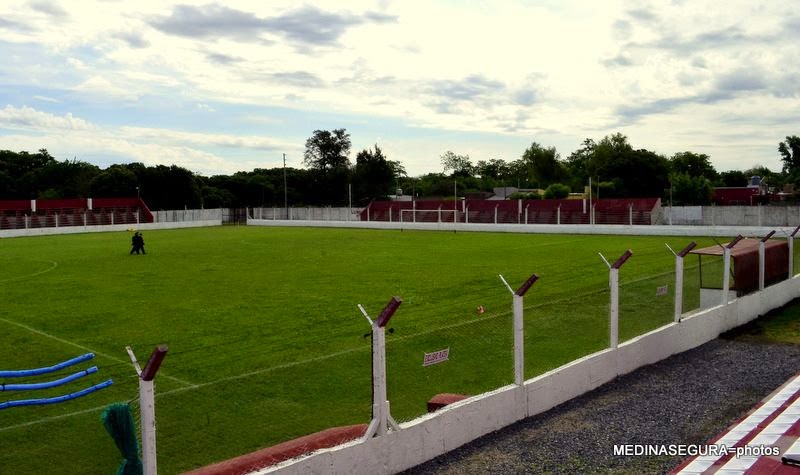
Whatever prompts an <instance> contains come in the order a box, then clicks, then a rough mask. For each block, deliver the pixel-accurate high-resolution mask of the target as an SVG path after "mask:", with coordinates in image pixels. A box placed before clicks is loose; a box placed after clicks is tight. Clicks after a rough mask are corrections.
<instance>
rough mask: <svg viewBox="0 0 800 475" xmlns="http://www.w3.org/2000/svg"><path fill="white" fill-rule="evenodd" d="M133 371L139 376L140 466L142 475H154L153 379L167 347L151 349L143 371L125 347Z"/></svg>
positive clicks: (156, 471)
mask: <svg viewBox="0 0 800 475" xmlns="http://www.w3.org/2000/svg"><path fill="white" fill-rule="evenodd" d="M126 349H127V350H128V355H129V356H130V358H131V362H132V363H133V367H134V369H136V373H137V374H138V375H139V410H140V412H141V430H142V466H143V474H144V475H156V473H158V465H157V463H156V412H155V381H154V379H155V377H156V373H158V369H159V368H160V367H161V363H162V361H164V357H165V356H167V350H168V348H167V345H159V346H157V347H155V349H153V352H152V353H151V354H150V359H148V361H147V364H146V365H145V367H144V369H141V368H140V367H139V362H138V361H136V356H135V355H134V354H133V350H132V349H131V347H130V346H128V347H126Z"/></svg>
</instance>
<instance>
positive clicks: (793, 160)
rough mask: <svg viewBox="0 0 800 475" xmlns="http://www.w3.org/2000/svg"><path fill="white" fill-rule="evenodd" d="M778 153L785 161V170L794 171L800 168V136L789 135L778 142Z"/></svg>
mask: <svg viewBox="0 0 800 475" xmlns="http://www.w3.org/2000/svg"><path fill="white" fill-rule="evenodd" d="M778 153H780V154H781V161H783V171H784V172H792V171H794V170H797V169H798V168H800V137H798V136H797V135H789V136H787V137H786V140H785V141H783V142H780V143H779V144H778Z"/></svg>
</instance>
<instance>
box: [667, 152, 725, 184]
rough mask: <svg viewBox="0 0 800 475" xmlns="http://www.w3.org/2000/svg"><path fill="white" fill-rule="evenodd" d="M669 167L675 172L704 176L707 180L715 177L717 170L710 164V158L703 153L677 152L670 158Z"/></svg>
mask: <svg viewBox="0 0 800 475" xmlns="http://www.w3.org/2000/svg"><path fill="white" fill-rule="evenodd" d="M670 167H671V168H672V172H673V173H675V174H687V175H689V176H690V177H698V176H701V177H705V178H707V179H709V180H715V179H716V178H717V176H718V175H717V171H716V170H715V169H714V166H713V165H712V164H711V158H710V157H709V156H708V155H706V154H704V153H694V152H679V153H676V154H675V155H673V156H672V158H671V159H670Z"/></svg>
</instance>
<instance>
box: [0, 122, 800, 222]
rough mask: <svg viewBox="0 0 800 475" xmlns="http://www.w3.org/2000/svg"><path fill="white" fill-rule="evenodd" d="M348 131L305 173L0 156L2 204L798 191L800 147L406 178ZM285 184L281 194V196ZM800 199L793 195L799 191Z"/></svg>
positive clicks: (316, 148) (622, 142)
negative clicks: (357, 146)
mask: <svg viewBox="0 0 800 475" xmlns="http://www.w3.org/2000/svg"><path fill="white" fill-rule="evenodd" d="M350 149H351V141H350V135H349V134H348V133H347V131H346V130H345V129H334V130H332V131H328V130H315V131H314V133H313V134H312V136H311V137H309V138H308V140H307V141H306V144H305V153H304V155H303V165H305V167H306V168H294V167H288V168H284V167H276V168H256V169H254V170H252V171H248V172H244V171H243V172H236V173H234V174H232V175H213V176H210V177H206V176H203V175H200V174H197V173H193V172H191V171H189V170H187V169H185V168H183V167H179V166H177V165H172V166H165V165H156V166H145V165H144V164H142V163H138V162H137V163H128V164H115V165H111V166H109V167H107V168H105V169H102V168H100V167H98V166H96V165H92V164H90V163H87V162H84V161H81V160H77V159H72V160H64V161H59V160H57V159H55V158H54V157H53V156H51V155H50V153H49V152H48V151H47V150H46V149H41V150H39V151H38V152H36V153H29V152H25V151H22V152H13V151H9V150H0V199H3V200H8V199H26V200H27V199H58V198H88V197H104V198H105V197H131V196H141V197H142V199H144V200H145V202H146V203H147V204H148V206H149V207H150V208H151V209H154V210H158V209H181V208H201V207H203V208H220V207H226V208H227V207H245V206H251V207H254V206H266V207H271V206H276V207H282V206H283V205H284V203H285V202H286V203H288V204H289V205H290V206H347V205H349V204H352V205H353V206H364V205H366V204H367V203H369V202H370V201H371V200H376V199H386V198H387V197H389V196H390V195H394V194H396V193H398V192H399V191H400V190H402V192H403V193H405V194H411V195H413V196H415V197H416V198H420V199H422V198H450V197H453V196H454V195H458V196H464V195H465V194H470V193H476V194H479V193H482V192H483V193H485V192H490V191H491V190H493V189H494V188H496V187H504V186H505V187H516V188H520V189H539V190H544V192H543V193H529V194H524V195H523V194H518V195H517V196H512V197H513V198H532V199H535V198H542V197H555V198H559V197H563V196H566V195H567V194H568V193H570V192H583V191H584V189H585V187H586V186H587V185H588V183H589V182H590V180H591V181H592V186H593V190H592V191H593V193H594V194H595V196H598V195H599V196H600V197H609V198H610V197H661V198H662V199H663V200H664V201H665V202H667V201H671V202H672V203H673V204H676V205H704V204H709V203H710V202H711V197H712V193H713V188H714V187H717V186H745V185H746V184H747V182H748V179H749V177H750V176H752V175H758V176H761V177H762V178H763V179H764V180H765V181H766V182H767V183H768V185H769V186H770V187H776V188H778V189H782V188H783V187H784V186H785V185H800V137H798V136H796V135H792V136H787V137H786V140H784V141H781V142H779V143H778V147H777V152H778V154H779V155H780V157H781V161H782V164H783V168H782V170H781V171H780V172H773V171H771V170H769V169H767V168H766V167H760V166H759V167H755V168H751V169H748V170H742V171H739V170H734V171H725V172H721V173H720V172H717V171H716V170H715V169H714V167H713V165H712V164H711V160H710V157H709V156H708V155H706V154H701V153H695V152H689V151H686V152H680V153H676V154H674V155H673V156H671V157H666V156H663V155H660V154H658V153H655V152H653V151H650V150H646V149H636V148H634V147H633V146H632V145H631V144H630V143H629V142H628V138H627V137H626V136H625V135H623V134H620V133H616V134H611V135H608V136H606V137H604V138H602V139H600V140H597V141H595V140H594V139H590V138H587V139H586V140H584V141H583V143H582V144H581V146H580V148H578V149H577V150H575V151H573V152H572V153H570V154H569V155H568V156H567V157H566V158H562V157H561V155H560V154H559V153H558V152H557V151H556V149H555V147H545V146H543V145H540V144H539V143H536V142H533V143H532V144H531V145H530V146H529V147H528V148H527V149H526V150H525V151H524V152H523V153H522V154H521V156H520V158H518V159H515V160H512V161H507V160H503V159H499V158H495V159H487V160H478V161H476V162H474V163H473V161H472V159H471V158H470V157H469V155H459V154H456V153H454V152H452V151H446V152H444V153H443V154H442V155H441V156H440V157H439V160H440V163H441V165H442V172H438V173H428V174H424V175H421V176H416V177H411V176H409V175H408V174H407V173H406V170H405V168H404V166H403V165H402V164H401V163H400V162H398V161H393V160H389V158H388V157H386V155H385V154H384V152H383V150H382V149H381V148H380V147H379V146H378V145H377V144H376V145H375V146H374V147H372V148H368V149H364V150H361V151H360V152H358V153H357V154H356V157H355V162H352V161H351V160H350ZM284 184H285V186H284ZM797 189H798V190H800V186H798V187H797Z"/></svg>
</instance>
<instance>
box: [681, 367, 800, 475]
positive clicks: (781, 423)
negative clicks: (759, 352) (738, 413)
mask: <svg viewBox="0 0 800 475" xmlns="http://www.w3.org/2000/svg"><path fill="white" fill-rule="evenodd" d="M798 436H800V374H798V375H796V376H795V377H794V378H792V379H790V380H789V381H787V382H786V384H784V385H783V386H781V387H780V388H778V389H777V390H776V391H775V392H773V393H772V394H770V395H769V396H768V397H767V398H765V399H764V400H763V401H762V402H761V403H759V404H758V405H756V407H754V408H753V409H752V410H751V411H750V412H749V413H748V414H747V415H746V416H745V417H743V418H742V419H741V420H740V421H738V422H737V423H735V424H733V425H732V426H731V427H729V428H728V430H726V431H725V432H723V433H722V434H720V435H719V436H717V437H715V438H714V439H713V440H712V441H711V442H710V444H711V445H710V446H709V447H708V448H710V449H713V450H712V451H713V452H716V453H713V454H712V453H707V454H704V455H697V456H694V457H692V458H690V459H688V460H686V461H685V462H684V463H682V464H681V466H679V467H678V469H677V470H676V471H675V473H676V474H680V475H699V474H704V475H710V474H746V475H767V474H794V475H798V474H800V440H798ZM718 449H719V451H718Z"/></svg>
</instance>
